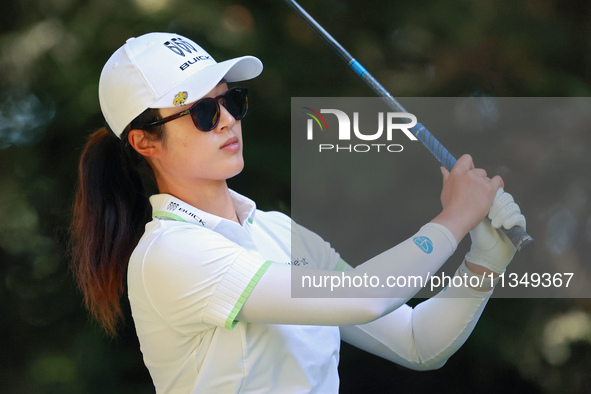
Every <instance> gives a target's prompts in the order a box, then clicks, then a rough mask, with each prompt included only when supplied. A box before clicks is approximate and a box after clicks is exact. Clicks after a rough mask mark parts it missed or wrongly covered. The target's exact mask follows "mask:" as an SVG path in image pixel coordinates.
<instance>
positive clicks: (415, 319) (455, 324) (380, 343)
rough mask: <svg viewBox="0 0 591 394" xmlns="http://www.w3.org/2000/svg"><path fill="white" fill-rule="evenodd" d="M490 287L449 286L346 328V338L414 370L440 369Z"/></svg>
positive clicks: (343, 334) (458, 344)
mask: <svg viewBox="0 0 591 394" xmlns="http://www.w3.org/2000/svg"><path fill="white" fill-rule="evenodd" d="M491 293H492V291H487V292H482V291H477V290H474V289H472V288H469V287H448V288H447V289H446V290H444V291H442V292H440V293H439V294H437V295H436V296H435V297H433V298H431V299H429V300H426V301H424V302H422V303H420V304H418V305H417V306H416V307H414V308H411V307H410V306H408V305H403V306H402V307H400V308H398V309H397V310H395V311H394V312H392V313H390V314H388V315H386V316H384V317H382V318H380V319H378V320H375V321H373V322H370V323H368V324H364V325H357V326H342V327H341V338H342V339H343V341H345V342H347V343H349V344H351V345H354V346H357V347H359V348H360V349H363V350H365V351H367V352H370V353H372V354H375V355H377V356H380V357H382V358H385V359H387V360H390V361H392V362H395V363H397V364H400V365H402V366H404V367H407V368H410V369H415V370H430V369H436V368H440V367H442V366H443V365H444V364H445V362H446V361H447V359H448V358H449V357H450V356H452V355H453V354H454V353H455V352H456V351H457V350H458V349H459V348H460V347H461V346H462V344H463V343H464V342H465V341H466V339H467V338H468V336H469V335H470V333H471V332H472V330H473V328H474V326H475V325H476V322H477V321H478V319H479V317H480V315H481V313H482V311H483V309H484V306H485V305H486V303H487V301H488V299H489V297H490V294H491Z"/></svg>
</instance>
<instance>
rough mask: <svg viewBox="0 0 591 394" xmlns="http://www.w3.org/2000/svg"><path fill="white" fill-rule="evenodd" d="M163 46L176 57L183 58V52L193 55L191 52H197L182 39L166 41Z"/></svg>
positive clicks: (176, 38)
mask: <svg viewBox="0 0 591 394" xmlns="http://www.w3.org/2000/svg"><path fill="white" fill-rule="evenodd" d="M164 46H165V47H167V48H168V49H170V50H171V51H173V52H174V53H176V54H177V55H180V56H182V57H185V52H186V53H193V52H197V49H195V47H194V46H193V45H191V44H190V43H188V42H187V41H185V40H183V39H182V38H178V37H175V38H172V39H170V40H169V41H166V42H165V43H164Z"/></svg>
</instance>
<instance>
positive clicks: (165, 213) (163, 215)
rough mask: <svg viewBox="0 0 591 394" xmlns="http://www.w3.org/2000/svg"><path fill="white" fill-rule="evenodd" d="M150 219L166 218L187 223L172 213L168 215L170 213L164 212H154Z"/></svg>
mask: <svg viewBox="0 0 591 394" xmlns="http://www.w3.org/2000/svg"><path fill="white" fill-rule="evenodd" d="M152 217H153V218H157V217H166V218H169V219H173V220H178V221H179V222H185V223H187V221H186V220H185V219H183V218H182V217H180V216H179V215H175V214H174V213H170V212H166V211H156V212H154V213H153V214H152Z"/></svg>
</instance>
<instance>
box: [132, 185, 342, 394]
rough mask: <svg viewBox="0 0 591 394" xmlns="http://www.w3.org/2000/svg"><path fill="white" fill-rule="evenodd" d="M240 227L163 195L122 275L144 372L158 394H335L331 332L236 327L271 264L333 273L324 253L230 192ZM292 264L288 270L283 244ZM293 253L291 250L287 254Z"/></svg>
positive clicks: (330, 256) (330, 254)
mask: <svg viewBox="0 0 591 394" xmlns="http://www.w3.org/2000/svg"><path fill="white" fill-rule="evenodd" d="M231 193H232V198H233V201H234V205H235V208H236V212H237V214H238V218H239V220H240V222H241V223H242V225H240V224H238V223H235V222H233V221H230V220H226V219H222V218H220V217H218V216H215V215H211V214H208V213H206V212H203V211H201V210H199V209H197V208H195V207H192V206H190V205H189V204H186V203H184V202H183V201H181V200H179V199H177V198H175V197H173V196H170V195H166V194H159V195H155V196H152V197H151V198H150V202H151V204H152V207H153V211H154V212H153V216H154V219H153V220H152V221H151V222H150V223H148V224H147V225H146V231H145V233H144V235H143V236H142V238H141V239H140V241H139V244H138V245H137V247H136V249H135V250H134V252H133V254H132V256H131V259H130V262H129V267H128V279H127V280H128V293H129V300H130V302H131V308H132V314H133V319H134V323H135V326H136V331H137V335H138V337H139V341H140V345H141V350H142V353H143V357H144V362H145V364H146V366H147V367H148V370H149V371H150V375H151V376H152V379H153V382H154V385H155V387H156V390H157V392H158V393H183V394H185V393H216V394H218V393H224V394H225V393H290V394H291V393H310V392H314V393H337V392H338V386H339V377H338V372H337V366H338V361H339V349H340V334H339V328H338V327H320V326H295V325H274V324H252V323H244V322H237V321H235V320H234V319H235V317H236V315H237V314H238V312H239V311H240V308H241V307H242V305H243V304H244V302H245V300H246V298H247V297H248V295H249V294H250V292H251V291H252V289H253V288H254V286H255V285H256V283H257V282H258V280H259V279H260V277H261V275H263V273H264V272H265V270H266V269H267V268H268V266H269V265H270V264H271V262H277V263H284V264H292V263H293V264H302V265H306V264H310V266H311V267H315V268H319V269H329V270H334V269H335V268H337V269H338V268H339V267H338V266H339V264H342V263H340V262H341V261H342V260H340V257H339V255H338V253H336V252H335V251H334V250H333V249H332V248H331V247H330V245H329V244H328V243H326V242H324V241H323V240H322V239H321V238H320V237H318V236H317V235H316V234H314V233H312V232H310V231H308V230H306V229H305V228H303V227H301V226H298V225H297V224H295V223H293V222H292V221H291V219H290V218H289V217H287V216H285V215H283V214H281V213H278V212H263V211H259V210H256V207H255V204H254V202H253V201H251V200H250V199H248V198H246V197H243V196H241V195H239V194H238V193H235V192H233V191H232V192H231ZM292 237H293V240H294V242H297V243H298V244H299V246H298V251H299V252H298V256H295V257H294V258H295V260H294V261H292V257H291V240H292ZM294 246H295V245H294Z"/></svg>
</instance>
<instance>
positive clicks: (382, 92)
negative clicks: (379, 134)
mask: <svg viewBox="0 0 591 394" xmlns="http://www.w3.org/2000/svg"><path fill="white" fill-rule="evenodd" d="M284 1H285V3H287V5H288V6H289V7H290V8H291V9H292V10H294V11H295V13H296V14H298V15H299V16H300V18H302V19H303V20H304V21H305V22H306V23H307V24H308V26H310V27H311V28H312V30H314V31H315V32H316V33H317V34H318V35H319V36H320V37H321V38H322V39H323V40H324V41H325V42H326V43H327V44H328V45H329V46H330V47H331V48H332V49H333V50H334V51H335V52H336V53H337V54H338V55H339V56H340V57H341V59H343V60H344V61H345V62H346V63H347V64H348V65H349V67H351V68H352V69H353V71H355V73H356V74H357V75H358V76H359V77H360V78H361V79H363V81H365V83H366V84H367V85H368V86H369V87H370V88H371V89H372V90H373V91H374V92H375V93H376V94H377V95H378V96H379V97H380V98H382V100H384V102H385V103H386V104H387V105H388V107H389V108H390V109H392V110H393V111H395V112H407V111H406V110H405V109H404V107H403V106H402V105H400V103H399V102H398V101H397V100H396V99H395V98H394V97H393V96H392V95H391V94H390V92H388V91H387V90H386V89H385V88H384V87H383V86H382V85H381V84H380V83H379V82H378V81H377V80H376V79H375V78H374V77H373V76H372V75H371V74H370V73H369V72H368V71H367V70H366V69H365V67H363V66H362V65H361V63H359V61H357V60H356V59H355V58H353V56H351V54H350V53H349V52H347V50H346V49H345V48H343V47H342V46H341V45H340V44H339V43H338V42H337V41H336V40H335V39H334V38H333V37H332V36H331V35H330V34H329V33H328V32H327V31H326V30H324V28H323V27H322V26H320V24H318V22H316V20H315V19H314V18H312V17H311V16H310V14H308V13H307V12H306V10H304V9H303V8H302V7H301V6H300V5H299V4H298V3H296V2H295V1H294V0H284ZM411 130H412V133H413V134H414V135H415V137H417V139H418V140H419V141H421V142H422V143H423V145H425V146H426V147H427V149H429V151H430V152H431V153H432V154H433V156H435V157H436V158H437V160H439V162H440V163H441V164H442V165H443V166H444V167H445V168H447V169H448V171H451V170H452V168H453V166H454V165H455V163H456V159H455V157H454V156H453V155H452V154H451V153H449V151H448V150H447V149H446V148H445V147H444V146H443V145H442V144H441V143H440V142H439V141H438V140H437V138H435V137H434V136H433V134H431V133H430V132H429V130H427V128H426V127H425V126H423V125H422V124H421V123H417V124H416V125H415V126H414V127H413V128H412V129H411ZM501 229H502V230H503V232H504V233H505V235H507V237H508V238H509V239H510V240H511V242H512V243H513V245H515V247H516V248H517V250H518V251H519V252H522V253H523V252H527V251H528V250H530V249H531V248H532V247H533V245H534V240H533V238H532V237H531V236H530V235H529V234H528V233H527V232H526V231H525V230H524V229H522V228H521V227H519V226H515V227H513V228H511V229H509V230H507V229H505V228H501Z"/></svg>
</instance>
